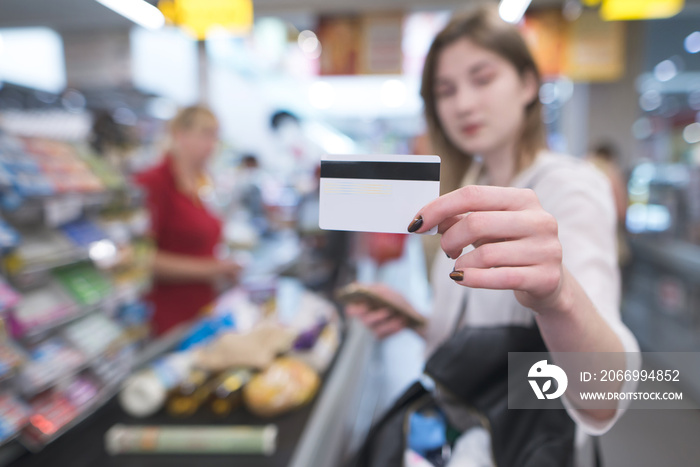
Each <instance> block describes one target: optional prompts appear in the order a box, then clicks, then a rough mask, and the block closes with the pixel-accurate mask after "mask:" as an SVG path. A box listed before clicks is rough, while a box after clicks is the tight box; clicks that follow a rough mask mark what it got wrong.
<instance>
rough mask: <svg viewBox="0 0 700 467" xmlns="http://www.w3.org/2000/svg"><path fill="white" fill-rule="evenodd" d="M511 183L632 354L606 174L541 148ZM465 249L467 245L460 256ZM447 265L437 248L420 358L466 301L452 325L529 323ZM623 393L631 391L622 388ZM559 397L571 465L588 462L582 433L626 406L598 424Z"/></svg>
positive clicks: (512, 305) (597, 429)
mask: <svg viewBox="0 0 700 467" xmlns="http://www.w3.org/2000/svg"><path fill="white" fill-rule="evenodd" d="M511 186H513V187H518V188H525V187H528V188H532V189H533V190H534V191H535V193H536V194H537V196H538V198H539V200H540V203H541V205H542V207H543V208H544V209H545V210H546V211H547V212H549V213H550V214H552V215H553V216H554V217H555V218H556V219H557V222H558V224H559V240H560V241H561V244H562V249H563V263H564V265H565V266H566V268H567V269H568V270H569V271H570V272H571V274H572V276H573V277H575V278H576V279H577V280H578V282H579V283H580V284H581V287H582V288H583V289H584V291H585V292H586V293H587V294H588V296H589V298H590V299H591V301H592V302H593V304H594V305H595V307H596V309H597V311H598V313H600V315H601V316H602V317H603V318H604V319H605V321H606V322H607V323H608V324H609V325H610V327H611V328H612V329H613V330H614V331H615V333H616V334H617V336H618V337H619V339H620V341H621V342H622V345H623V347H624V349H625V352H629V353H637V352H639V346H638V344H637V340H636V339H635V337H634V335H633V334H632V333H631V332H630V330H629V329H628V328H627V326H625V324H623V323H622V321H621V319H620V272H619V268H618V264H617V253H616V250H617V246H616V230H615V229H616V218H615V208H614V204H613V197H612V191H611V188H610V185H609V182H608V180H607V179H606V178H605V176H604V175H603V174H602V173H600V172H599V171H598V170H597V169H596V168H595V167H594V166H593V165H591V164H590V163H588V162H586V161H583V160H580V159H576V158H574V157H571V156H564V155H559V154H553V153H550V152H544V151H543V152H541V153H540V154H539V155H538V156H537V158H536V159H535V161H534V163H533V164H532V165H531V166H530V167H528V168H527V169H526V170H524V171H523V172H522V173H520V174H519V175H518V176H517V177H516V179H515V180H514V181H513V183H512V185H511ZM472 248H473V247H471V246H469V247H468V248H466V249H465V250H464V251H465V252H466V251H469V249H472ZM453 267H454V260H451V259H449V258H447V257H446V255H445V254H444V253H443V252H442V251H439V252H438V254H437V255H436V257H435V260H434V262H433V267H432V272H431V283H432V290H433V294H434V296H433V313H432V316H431V318H430V322H429V325H428V329H427V332H426V352H427V355H430V354H432V352H433V351H434V350H435V349H436V348H437V347H438V346H439V345H440V344H441V343H442V342H444V341H445V340H446V339H447V338H449V336H450V335H451V333H452V332H453V330H454V327H455V325H456V323H455V320H457V319H458V317H459V314H460V307H461V306H462V305H463V304H465V303H466V311H465V314H464V317H463V319H462V321H461V323H459V327H461V326H465V325H469V326H499V325H523V326H531V325H532V324H533V321H534V316H533V312H532V310H530V309H529V308H526V307H524V306H522V305H521V304H520V303H519V302H518V301H517V300H516V298H515V295H514V293H513V291H511V290H486V289H469V288H467V287H464V286H460V285H458V284H455V283H454V281H452V279H450V278H449V276H448V275H449V273H450V272H451V271H452V269H453ZM639 366H640V363H639V360H637V359H634V360H629V359H628V369H630V370H633V369H639ZM623 390H633V387H627V385H626V386H625V387H624V388H623ZM562 400H563V402H564V405H565V407H566V409H567V411H568V413H569V415H570V416H571V418H572V419H573V420H574V421H575V422H576V425H577V440H576V446H577V466H587V465H592V463H591V462H592V460H591V459H590V455H591V448H590V447H591V444H590V440H588V436H586V434H588V435H601V434H603V433H605V432H606V431H608V430H609V429H610V428H611V427H612V426H613V425H614V424H615V422H616V421H617V419H618V418H619V417H620V416H621V415H622V413H623V412H624V410H625V409H626V405H621V406H620V408H619V409H618V410H617V414H616V416H615V417H614V418H613V419H612V420H610V421H607V422H603V423H601V422H600V421H596V420H593V419H591V418H589V417H586V416H585V415H584V414H583V413H581V412H579V411H578V410H576V409H575V408H573V407H572V405H571V404H570V403H569V402H568V401H567V400H566V397H564V398H563V399H562ZM583 457H585V458H586V459H583Z"/></svg>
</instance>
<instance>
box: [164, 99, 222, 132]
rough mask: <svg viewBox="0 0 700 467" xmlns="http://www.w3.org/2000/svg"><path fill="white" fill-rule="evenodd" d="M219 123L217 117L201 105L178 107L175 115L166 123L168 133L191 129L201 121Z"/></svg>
mask: <svg viewBox="0 0 700 467" xmlns="http://www.w3.org/2000/svg"><path fill="white" fill-rule="evenodd" d="M205 120H206V121H207V122H208V123H209V122H212V123H214V124H216V125H218V124H219V119H218V118H216V115H214V112H212V111H211V109H209V107H205V106H203V105H191V106H189V107H184V108H182V109H180V110H179V111H178V113H177V115H175V117H173V118H172V120H170V122H169V123H168V130H170V133H171V134H172V133H175V132H176V131H182V130H191V129H192V128H193V127H194V126H195V125H196V124H197V123H199V122H203V121H205Z"/></svg>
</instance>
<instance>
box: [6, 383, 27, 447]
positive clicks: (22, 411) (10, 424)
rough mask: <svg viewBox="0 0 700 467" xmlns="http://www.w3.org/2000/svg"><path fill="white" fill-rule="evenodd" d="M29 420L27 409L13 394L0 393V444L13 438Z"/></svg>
mask: <svg viewBox="0 0 700 467" xmlns="http://www.w3.org/2000/svg"><path fill="white" fill-rule="evenodd" d="M28 418H29V407H27V405H26V404H25V403H24V402H22V401H21V400H19V399H18V398H17V397H16V396H15V395H14V394H12V393H10V392H8V391H5V392H2V393H0V444H2V443H4V442H6V441H7V440H9V439H11V438H12V437H13V436H15V435H16V434H17V433H18V432H19V430H21V429H22V427H23V426H25V425H26V424H27V420H28Z"/></svg>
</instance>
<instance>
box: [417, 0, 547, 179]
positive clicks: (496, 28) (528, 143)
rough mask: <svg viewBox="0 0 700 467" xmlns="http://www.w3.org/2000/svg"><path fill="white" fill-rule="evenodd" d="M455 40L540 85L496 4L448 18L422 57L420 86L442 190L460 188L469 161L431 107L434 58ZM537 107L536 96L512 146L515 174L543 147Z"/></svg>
mask: <svg viewBox="0 0 700 467" xmlns="http://www.w3.org/2000/svg"><path fill="white" fill-rule="evenodd" d="M460 39H468V40H469V41H471V42H473V43H474V44H476V45H478V46H479V47H482V48H484V49H487V50H490V51H491V52H494V53H496V54H498V55H499V56H501V57H503V58H504V59H506V60H507V61H508V62H509V63H511V64H512V65H513V66H514V67H515V69H516V70H517V72H518V74H519V75H520V77H521V78H523V77H525V75H526V74H528V73H531V74H532V76H533V77H534V78H535V79H536V82H537V87H538V89H539V86H540V84H541V77H540V73H539V70H538V69H537V65H536V64H535V60H534V59H533V57H532V54H531V53H530V50H529V49H528V48H527V44H526V43H525V40H524V39H523V37H522V36H521V35H520V32H519V31H518V29H517V27H515V26H514V25H512V24H509V23H506V22H505V21H503V20H502V19H501V18H500V17H499V16H498V13H497V11H496V9H495V8H492V7H490V6H481V7H479V8H476V9H474V10H471V11H469V12H466V13H463V14H461V15H458V16H455V17H453V18H452V19H451V20H450V22H449V23H448V24H447V26H445V28H444V29H443V30H442V31H441V32H440V33H439V34H438V35H437V36H436V37H435V40H434V41H433V43H432V45H431V46H430V50H429V51H428V55H427V56H426V58H425V65H424V67H423V78H422V83H421V90H420V93H421V97H422V98H423V103H424V113H425V120H426V123H427V126H428V133H429V135H430V139H431V141H432V143H433V147H434V149H435V151H436V153H437V154H439V155H440V157H441V159H442V169H441V174H440V180H441V183H440V186H441V190H442V191H443V193H446V192H449V191H452V190H455V189H457V188H459V187H460V185H461V182H462V179H463V178H464V175H465V174H466V173H467V170H469V168H470V165H471V163H472V160H473V157H472V155H471V154H466V153H465V152H464V151H462V150H461V149H459V148H458V147H457V146H455V145H454V144H453V143H452V141H450V139H449V137H448V136H447V134H446V133H445V130H444V128H443V127H442V124H441V123H440V119H439V117H438V115H437V110H436V105H435V70H436V67H437V60H438V57H439V55H440V52H442V50H443V49H444V48H445V47H447V46H448V45H450V44H453V43H454V42H456V41H458V40H460ZM541 111H542V104H541V103H540V101H539V99H538V98H537V97H536V98H535V99H533V101H532V102H530V103H529V104H528V105H527V107H526V108H525V123H524V125H523V128H522V133H521V134H520V138H519V142H518V145H517V156H516V164H515V166H516V167H515V169H516V173H517V172H519V171H520V170H522V169H524V168H525V167H527V166H528V165H529V164H530V163H532V161H533V160H534V158H535V156H536V154H537V152H538V151H539V150H540V149H542V148H544V147H546V143H545V132H544V124H543V123H542V117H541Z"/></svg>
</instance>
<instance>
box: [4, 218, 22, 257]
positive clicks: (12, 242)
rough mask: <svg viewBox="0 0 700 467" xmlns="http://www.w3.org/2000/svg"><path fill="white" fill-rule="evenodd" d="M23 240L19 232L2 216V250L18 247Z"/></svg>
mask: <svg viewBox="0 0 700 467" xmlns="http://www.w3.org/2000/svg"><path fill="white" fill-rule="evenodd" d="M21 241H22V239H21V237H20V235H19V233H18V232H17V231H16V230H15V229H13V228H12V227H11V226H10V224H8V223H7V222H5V221H4V220H3V219H1V218H0V252H7V251H8V250H11V249H12V248H16V247H17V246H18V245H19V244H20V242H21Z"/></svg>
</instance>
